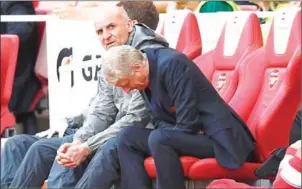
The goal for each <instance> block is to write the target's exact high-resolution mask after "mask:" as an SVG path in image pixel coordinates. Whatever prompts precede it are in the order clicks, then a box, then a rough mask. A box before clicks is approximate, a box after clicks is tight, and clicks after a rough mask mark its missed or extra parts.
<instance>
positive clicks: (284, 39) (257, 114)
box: [188, 8, 301, 180]
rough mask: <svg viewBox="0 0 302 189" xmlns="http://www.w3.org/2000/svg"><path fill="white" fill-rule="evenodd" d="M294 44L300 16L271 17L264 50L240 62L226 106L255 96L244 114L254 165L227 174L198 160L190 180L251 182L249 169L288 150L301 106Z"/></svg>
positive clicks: (297, 54)
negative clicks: (251, 138) (253, 141)
mask: <svg viewBox="0 0 302 189" xmlns="http://www.w3.org/2000/svg"><path fill="white" fill-rule="evenodd" d="M300 43H301V10H299V9H296V8H290V9H283V10H279V11H278V12H276V15H275V17H274V20H273V24H272V28H271V30H270V33H269V36H268V40H267V43H266V45H265V46H264V47H263V48H261V49H259V50H257V51H255V52H253V53H252V54H251V55H249V56H248V57H247V58H246V61H248V62H250V63H248V64H246V68H245V69H243V70H245V71H244V73H243V78H242V79H240V82H239V85H238V89H237V91H236V93H235V95H234V97H233V98H232V100H231V101H230V103H229V104H230V105H231V106H232V107H233V108H234V109H235V110H236V106H239V104H240V103H243V102H244V101H245V100H247V99H248V100H250V101H251V100H253V99H251V98H250V96H251V94H253V93H257V91H259V92H258V93H259V95H258V97H257V98H256V101H255V105H253V108H251V102H249V103H248V104H249V106H248V107H245V109H248V110H246V111H247V112H246V115H248V114H249V116H248V117H249V118H248V119H247V125H248V127H249V128H250V130H251V132H252V133H253V135H254V137H255V139H256V141H257V143H256V149H255V153H254V160H255V163H249V162H246V163H244V165H243V166H242V167H241V168H239V169H236V170H229V169H224V168H223V167H221V166H220V165H219V164H218V163H217V161H216V160H215V159H214V158H207V159H201V160H198V161H197V162H195V163H194V164H193V165H192V166H191V167H190V169H189V173H188V176H189V178H190V179H192V180H209V179H217V178H231V179H257V177H256V176H255V174H254V171H255V169H256V168H258V167H259V166H260V165H261V163H262V162H263V161H265V160H266V159H267V158H268V157H269V156H270V155H271V152H272V151H273V150H275V149H277V148H280V147H287V146H288V141H289V133H290V129H291V124H292V122H293V120H294V117H295V115H296V112H297V110H298V108H299V105H300V103H301V73H300V71H301V47H300V46H301V44H300ZM260 81H261V85H260V86H257V85H258V84H259V82H260ZM252 96H255V95H252ZM250 109H251V110H250ZM236 111H238V110H236Z"/></svg>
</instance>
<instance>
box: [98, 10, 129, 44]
mask: <svg viewBox="0 0 302 189" xmlns="http://www.w3.org/2000/svg"><path fill="white" fill-rule="evenodd" d="M106 12H107V11H106ZM95 28H96V32H97V35H98V36H99V39H100V41H101V44H102V45H103V47H104V48H105V49H106V50H108V49H109V48H110V47H113V46H120V45H124V44H126V42H127V41H128V38H129V34H130V32H131V31H132V29H133V23H132V21H131V20H130V19H129V18H128V17H127V16H126V15H124V14H122V13H120V12H118V11H113V12H107V13H105V14H104V16H103V17H102V19H100V20H98V21H96V22H95Z"/></svg>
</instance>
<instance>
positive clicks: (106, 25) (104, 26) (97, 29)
mask: <svg viewBox="0 0 302 189" xmlns="http://www.w3.org/2000/svg"><path fill="white" fill-rule="evenodd" d="M96 25H97V24H96ZM110 25H114V23H113V22H109V23H108V24H105V25H103V26H101V27H96V31H99V30H101V29H103V28H107V27H108V26H110Z"/></svg>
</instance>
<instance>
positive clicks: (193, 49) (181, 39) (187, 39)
mask: <svg viewBox="0 0 302 189" xmlns="http://www.w3.org/2000/svg"><path fill="white" fill-rule="evenodd" d="M161 31H162V32H161V34H162V35H163V36H164V37H165V38H166V40H167V41H168V42H169V44H170V47H171V48H174V49H176V50H177V51H179V52H182V53H184V54H185V55H187V56H188V57H189V58H190V59H191V60H193V59H194V58H196V57H197V56H199V55H200V54H201V50H202V49H201V37H200V32H199V28H198V22H197V19H196V16H195V14H194V13H193V12H191V11H189V10H175V11H171V12H169V13H167V14H166V15H165V20H164V23H163V27H162V30H161Z"/></svg>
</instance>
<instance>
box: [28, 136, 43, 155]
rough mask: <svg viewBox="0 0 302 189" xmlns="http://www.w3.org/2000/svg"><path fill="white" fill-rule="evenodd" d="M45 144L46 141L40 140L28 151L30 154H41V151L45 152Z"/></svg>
mask: <svg viewBox="0 0 302 189" xmlns="http://www.w3.org/2000/svg"><path fill="white" fill-rule="evenodd" d="M44 144H45V141H44V140H43V139H42V140H39V141H37V142H35V143H34V144H33V145H32V146H31V147H30V148H29V150H28V153H29V154H30V153H39V152H41V151H43V150H44V146H45V145H44Z"/></svg>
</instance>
